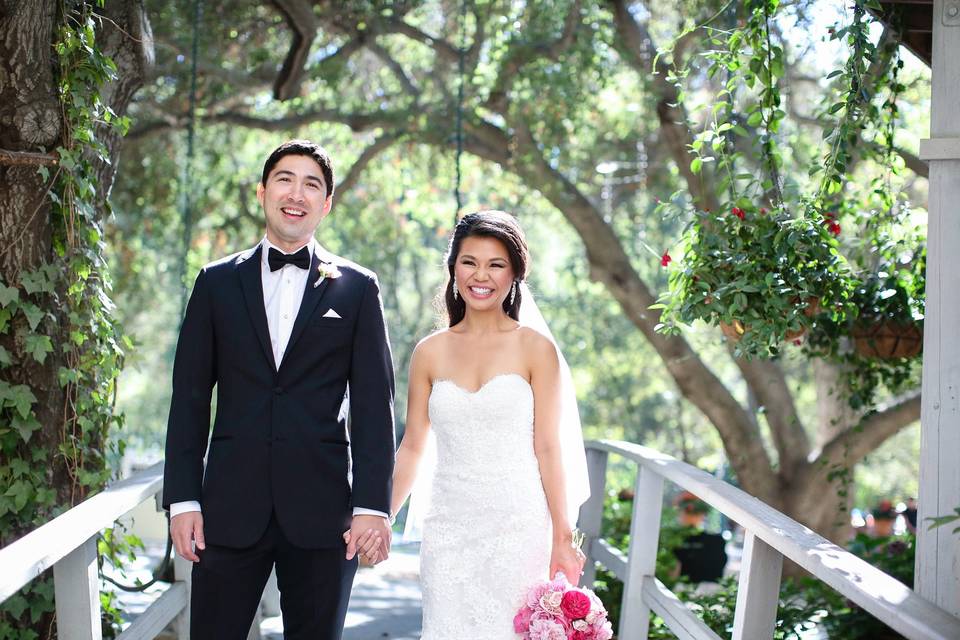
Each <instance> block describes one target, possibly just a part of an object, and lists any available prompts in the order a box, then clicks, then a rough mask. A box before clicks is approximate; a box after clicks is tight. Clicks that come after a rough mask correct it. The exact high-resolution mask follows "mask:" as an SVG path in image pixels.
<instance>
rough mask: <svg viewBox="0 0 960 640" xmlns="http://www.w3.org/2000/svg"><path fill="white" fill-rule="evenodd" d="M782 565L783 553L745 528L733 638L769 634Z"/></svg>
mask: <svg viewBox="0 0 960 640" xmlns="http://www.w3.org/2000/svg"><path fill="white" fill-rule="evenodd" d="M782 569H783V555H781V553H780V552H779V551H777V550H776V549H774V548H773V547H771V546H770V545H768V544H767V543H766V542H764V541H763V540H761V539H760V538H758V537H757V536H756V535H755V534H754V533H753V532H752V531H748V532H747V536H746V540H745V541H744V545H743V563H742V565H741V568H740V581H739V586H738V587H737V609H736V611H735V612H734V615H733V640H760V639H761V638H772V637H773V632H774V629H775V627H776V625H777V607H778V606H779V604H780V573H781V570H782Z"/></svg>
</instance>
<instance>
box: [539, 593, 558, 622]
mask: <svg viewBox="0 0 960 640" xmlns="http://www.w3.org/2000/svg"><path fill="white" fill-rule="evenodd" d="M561 602H563V593H561V592H560V591H549V592H547V593H545V594H543V595H542V596H540V607H541V608H542V609H543V610H544V611H546V612H547V613H550V614H553V615H555V616H558V615H560V614H561V613H562V611H561V609H560V603H561Z"/></svg>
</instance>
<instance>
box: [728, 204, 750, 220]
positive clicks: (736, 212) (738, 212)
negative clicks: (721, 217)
mask: <svg viewBox="0 0 960 640" xmlns="http://www.w3.org/2000/svg"><path fill="white" fill-rule="evenodd" d="M730 213H732V214H733V215H735V216H737V217H738V218H740V219H741V220H743V219H744V218H745V217H746V214H745V213H744V212H743V209H741V208H740V207H734V208H733V210H732V211H730Z"/></svg>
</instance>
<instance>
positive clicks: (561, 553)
mask: <svg viewBox="0 0 960 640" xmlns="http://www.w3.org/2000/svg"><path fill="white" fill-rule="evenodd" d="M586 559H587V558H586V556H584V555H583V552H582V551H580V548H579V547H577V546H576V545H574V544H573V542H572V540H571V539H569V538H567V539H565V540H562V541H555V542H554V543H553V551H552V552H551V554H550V579H551V580H552V579H553V576H555V575H557V571H563V574H564V575H565V576H567V580H568V581H569V582H570V584H572V585H574V586H576V585H577V584H579V582H580V576H581V575H583V565H584V563H585V562H586Z"/></svg>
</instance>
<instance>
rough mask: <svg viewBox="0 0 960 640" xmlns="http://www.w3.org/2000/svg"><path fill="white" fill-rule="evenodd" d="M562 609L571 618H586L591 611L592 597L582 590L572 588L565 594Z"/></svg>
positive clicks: (561, 603) (561, 602) (561, 604)
mask: <svg viewBox="0 0 960 640" xmlns="http://www.w3.org/2000/svg"><path fill="white" fill-rule="evenodd" d="M560 609H561V610H562V611H563V614H564V615H565V616H567V618H569V619H570V620H578V619H580V618H585V617H587V614H588V613H590V598H588V597H587V595H586V594H585V593H583V592H582V591H577V590H575V589H571V590H570V591H567V592H566V593H565V594H563V598H562V599H561V601H560Z"/></svg>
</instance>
